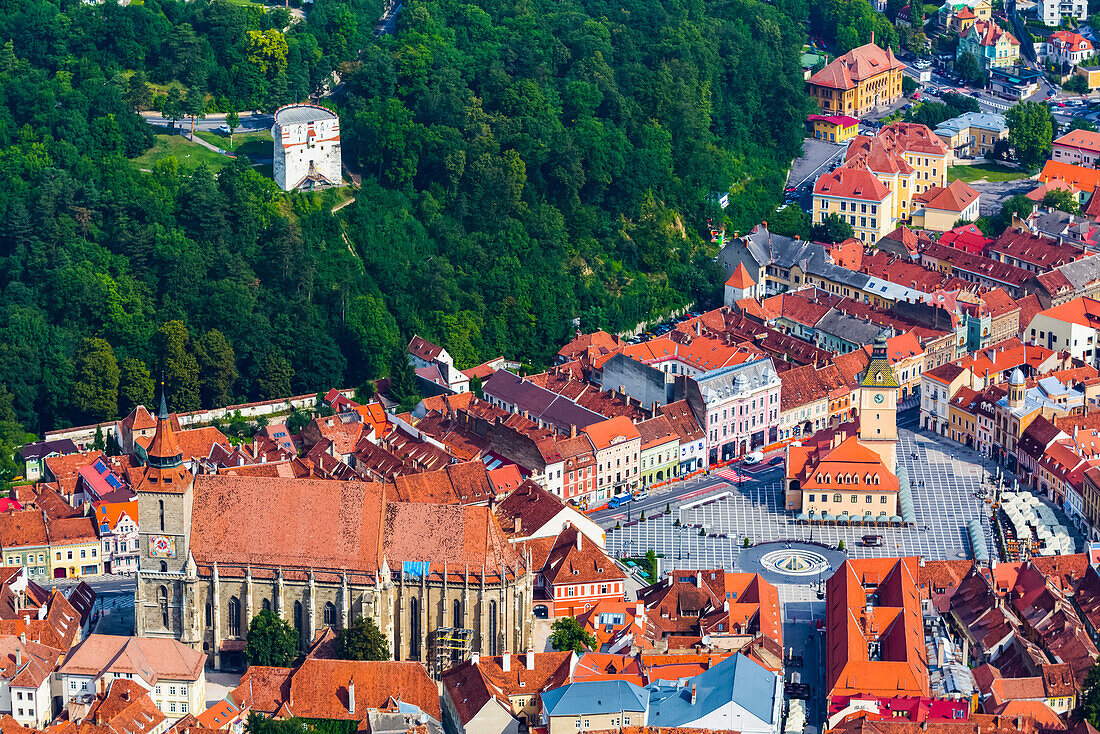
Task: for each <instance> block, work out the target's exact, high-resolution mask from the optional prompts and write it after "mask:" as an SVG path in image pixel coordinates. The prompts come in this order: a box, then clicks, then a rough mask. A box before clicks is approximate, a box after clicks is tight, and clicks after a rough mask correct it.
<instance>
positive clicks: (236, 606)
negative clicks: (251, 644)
mask: <svg viewBox="0 0 1100 734" xmlns="http://www.w3.org/2000/svg"><path fill="white" fill-rule="evenodd" d="M229 636H230V637H240V636H241V600H240V599H238V598H237V597H235V596H231V597H229Z"/></svg>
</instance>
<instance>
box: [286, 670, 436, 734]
mask: <svg viewBox="0 0 1100 734" xmlns="http://www.w3.org/2000/svg"><path fill="white" fill-rule="evenodd" d="M352 681H354V688H355V704H354V706H351V705H350V703H349V691H350V688H351V683H352ZM391 698H394V699H400V700H401V701H402V703H409V704H413V705H414V706H417V707H419V708H420V709H421V710H422V711H423V712H424V713H426V714H428V716H431V717H432V718H434V719H435V720H436V721H440V720H442V711H441V709H440V706H439V694H438V691H437V689H436V686H435V683H433V682H432V679H431V678H429V677H428V673H427V671H426V670H425V669H424V666H423V665H421V664H420V663H418V662H412V661H408V662H398V661H395V660H383V661H368V660H363V661H354V660H321V659H318V658H307V659H306V660H305V661H304V662H303V663H302V664H301V666H300V667H298V668H297V669H296V670H295V671H294V672H293V673H291V675H290V692H289V697H288V698H287V699H286V700H284V701H283V703H284V704H285V706H286V708H287V711H288V712H289V713H290V714H291V715H293V716H296V717H301V718H306V719H333V720H337V721H347V720H352V721H360V720H362V719H364V718H366V711H367V709H380V708H383V707H385V706H386V704H387V702H389V701H390V699H391ZM351 708H354V709H355V711H354V713H352V711H351V710H350V709H351Z"/></svg>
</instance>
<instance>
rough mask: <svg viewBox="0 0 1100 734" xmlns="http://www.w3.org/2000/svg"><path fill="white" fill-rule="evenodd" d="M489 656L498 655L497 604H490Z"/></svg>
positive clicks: (492, 602) (493, 602)
mask: <svg viewBox="0 0 1100 734" xmlns="http://www.w3.org/2000/svg"><path fill="white" fill-rule="evenodd" d="M489 654H490V655H496V654H497V603H496V602H495V601H491V602H489Z"/></svg>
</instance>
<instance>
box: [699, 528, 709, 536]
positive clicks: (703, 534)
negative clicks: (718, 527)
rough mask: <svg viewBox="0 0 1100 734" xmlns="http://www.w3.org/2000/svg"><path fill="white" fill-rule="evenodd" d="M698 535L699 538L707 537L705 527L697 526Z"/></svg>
mask: <svg viewBox="0 0 1100 734" xmlns="http://www.w3.org/2000/svg"><path fill="white" fill-rule="evenodd" d="M699 537H700V538H705V537H707V529H706V528H699Z"/></svg>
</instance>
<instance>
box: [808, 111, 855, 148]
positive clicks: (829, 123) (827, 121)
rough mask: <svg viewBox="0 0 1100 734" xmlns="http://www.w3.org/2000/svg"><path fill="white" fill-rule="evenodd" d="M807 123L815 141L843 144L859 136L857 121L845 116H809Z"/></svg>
mask: <svg viewBox="0 0 1100 734" xmlns="http://www.w3.org/2000/svg"><path fill="white" fill-rule="evenodd" d="M809 122H810V126H811V130H812V132H813V136H814V138H816V139H817V140H827V141H828V142H830V143H844V142H847V141H849V140H851V139H852V138H854V137H855V136H856V135H858V134H859V120H857V119H856V118H854V117H848V116H847V115H810V118H809Z"/></svg>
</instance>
